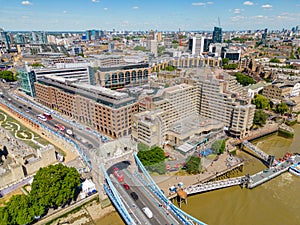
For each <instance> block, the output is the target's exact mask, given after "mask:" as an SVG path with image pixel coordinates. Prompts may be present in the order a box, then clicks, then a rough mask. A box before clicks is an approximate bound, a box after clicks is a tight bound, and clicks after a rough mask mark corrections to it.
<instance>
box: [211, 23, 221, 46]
mask: <svg viewBox="0 0 300 225" xmlns="http://www.w3.org/2000/svg"><path fill="white" fill-rule="evenodd" d="M213 43H222V28H221V27H214V32H213Z"/></svg>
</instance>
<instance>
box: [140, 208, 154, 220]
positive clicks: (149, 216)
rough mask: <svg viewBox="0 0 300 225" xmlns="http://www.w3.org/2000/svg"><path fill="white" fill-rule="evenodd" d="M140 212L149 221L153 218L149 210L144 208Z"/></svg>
mask: <svg viewBox="0 0 300 225" xmlns="http://www.w3.org/2000/svg"><path fill="white" fill-rule="evenodd" d="M142 211H143V212H144V213H145V215H146V216H147V217H148V218H149V219H151V218H152V217H153V213H152V212H151V210H150V209H149V208H148V207H144V208H142Z"/></svg>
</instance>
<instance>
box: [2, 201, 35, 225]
mask: <svg viewBox="0 0 300 225" xmlns="http://www.w3.org/2000/svg"><path fill="white" fill-rule="evenodd" d="M6 207H7V211H8V214H9V218H10V223H11V224H28V223H31V222H32V221H33V220H34V211H33V210H32V208H31V203H30V198H29V196H27V195H14V196H13V197H12V198H11V199H10V201H9V202H8V204H7V206H6Z"/></svg>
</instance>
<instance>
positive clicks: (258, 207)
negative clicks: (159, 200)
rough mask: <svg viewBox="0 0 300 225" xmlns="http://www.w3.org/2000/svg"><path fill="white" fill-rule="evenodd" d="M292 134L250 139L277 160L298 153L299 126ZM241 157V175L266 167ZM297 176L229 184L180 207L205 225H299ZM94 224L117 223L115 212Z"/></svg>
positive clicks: (116, 224)
mask: <svg viewBox="0 0 300 225" xmlns="http://www.w3.org/2000/svg"><path fill="white" fill-rule="evenodd" d="M293 128H294V129H295V137H294V138H293V139H286V138H284V137H280V136H277V135H271V136H268V137H265V138H261V139H259V140H256V141H253V142H252V143H254V144H255V145H256V146H258V147H259V148H261V149H262V150H263V151H265V152H266V153H268V154H271V155H275V158H276V159H278V158H280V157H283V155H284V154H285V153H286V152H287V151H289V152H299V153H300V125H295V126H294V127H293ZM237 155H238V156H239V157H241V158H243V159H244V160H245V166H244V171H243V173H240V174H238V175H242V174H253V173H256V172H258V171H261V170H263V169H265V168H266V167H265V166H264V165H263V164H262V163H261V162H260V161H259V160H257V159H255V158H254V157H251V156H250V155H248V154H246V153H244V152H238V153H237ZM299 199H300V177H296V176H294V175H292V174H290V173H289V172H286V173H284V174H282V175H280V176H278V177H276V178H274V179H272V180H271V181H269V182H267V183H264V184H262V185H260V186H258V187H256V188H254V189H252V190H249V189H242V188H240V187H231V188H226V189H221V190H216V191H211V192H207V193H203V194H199V195H194V196H190V197H188V204H187V205H185V204H182V209H183V210H184V211H186V212H187V213H189V214H191V215H192V216H194V217H196V218H197V219H199V220H201V221H203V222H205V223H207V224H209V225H271V224H272V225H300V202H299ZM97 224H107V225H121V224H124V222H123V221H122V220H121V218H120V216H119V215H118V214H117V213H113V214H110V215H109V216H107V217H105V218H103V219H101V220H100V221H98V222H97Z"/></svg>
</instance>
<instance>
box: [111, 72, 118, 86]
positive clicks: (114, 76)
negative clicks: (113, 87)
mask: <svg viewBox="0 0 300 225" xmlns="http://www.w3.org/2000/svg"><path fill="white" fill-rule="evenodd" d="M111 79H112V83H113V84H116V83H118V76H117V74H116V73H113V74H112V76H111Z"/></svg>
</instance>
